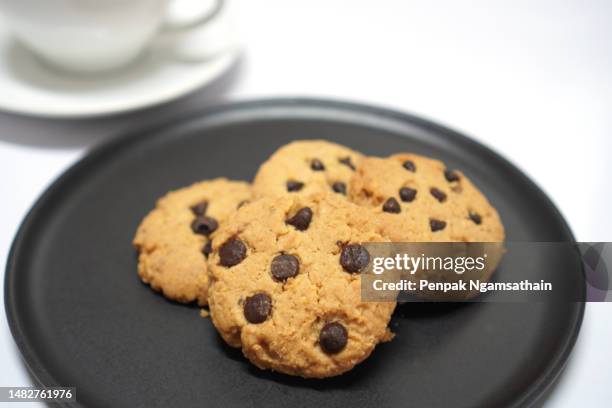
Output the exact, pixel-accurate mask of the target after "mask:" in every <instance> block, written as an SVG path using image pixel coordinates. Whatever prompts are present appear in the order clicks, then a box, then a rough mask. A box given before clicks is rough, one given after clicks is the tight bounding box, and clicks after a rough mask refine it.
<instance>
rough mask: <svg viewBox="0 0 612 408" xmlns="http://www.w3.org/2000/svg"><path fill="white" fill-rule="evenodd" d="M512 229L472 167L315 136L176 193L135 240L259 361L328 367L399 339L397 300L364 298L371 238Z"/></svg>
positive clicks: (155, 266) (468, 235) (153, 264)
mask: <svg viewBox="0 0 612 408" xmlns="http://www.w3.org/2000/svg"><path fill="white" fill-rule="evenodd" d="M503 240H504V228H503V225H502V223H501V221H500V218H499V216H498V214H497V211H496V210H495V209H494V208H493V207H492V206H491V205H490V204H489V202H488V201H487V199H486V198H485V197H484V196H483V195H482V193H481V192H480V191H479V190H478V189H477V188H476V187H475V186H474V185H473V184H472V183H471V182H470V181H469V180H468V179H467V178H466V177H465V175H463V174H462V173H460V172H459V171H456V170H452V169H447V168H446V167H445V166H444V165H443V164H442V163H441V162H439V161H436V160H433V159H429V158H425V157H422V156H418V155H415V154H408V153H406V154H397V155H393V156H391V157H388V158H377V157H365V156H363V155H362V154H361V153H359V152H356V151H353V150H351V149H349V148H347V147H344V146H340V145H338V144H334V143H330V142H327V141H322V140H309V141H296V142H293V143H290V144H288V145H286V146H283V147H281V148H280V149H279V150H278V151H277V152H275V153H274V154H273V155H272V156H271V157H270V158H269V159H268V160H267V161H266V162H265V163H263V164H262V165H261V167H260V169H259V171H258V172H257V174H256V175H255V178H254V181H253V183H252V184H251V185H249V184H248V183H245V182H241V181H230V180H227V179H215V180H210V181H202V182H199V183H196V184H194V185H191V186H189V187H185V188H182V189H179V190H176V191H173V192H170V193H168V194H167V195H165V196H164V197H162V198H161V199H159V201H158V202H157V205H156V207H155V209H154V210H153V211H151V213H149V215H147V216H146V217H145V219H144V220H143V221H142V223H141V225H140V227H139V228H138V231H137V233H136V237H135V238H134V245H135V247H136V248H137V250H138V251H139V258H138V274H139V276H140V278H141V279H142V281H143V282H145V283H147V284H149V285H150V286H151V288H153V289H154V290H156V291H159V292H161V293H162V294H163V295H164V296H166V297H167V298H169V299H172V300H175V301H178V302H183V303H191V302H197V304H198V305H200V306H206V305H208V307H209V311H210V315H211V318H212V322H213V324H214V326H215V328H216V329H217V330H218V332H219V334H220V335H221V337H222V338H223V339H224V340H225V342H226V343H227V344H229V345H230V346H232V347H237V348H241V349H242V351H243V353H244V355H245V356H246V357H247V358H248V359H249V360H250V361H251V362H252V363H253V364H255V365H257V366H258V367H260V368H262V369H272V370H275V371H279V372H282V373H286V374H289V375H297V376H302V377H316V378H323V377H330V376H334V375H338V374H342V373H344V372H346V371H348V370H350V369H352V368H353V367H354V366H355V365H356V364H358V363H360V362H361V361H363V360H364V359H366V358H367V357H368V356H369V355H370V353H371V352H372V351H373V350H374V348H375V347H376V345H377V344H378V343H381V342H385V341H389V340H391V339H392V337H393V334H392V333H391V332H390V330H389V328H388V323H389V320H390V318H391V315H392V313H393V310H394V309H395V303H394V302H361V296H360V294H361V278H360V272H361V271H363V270H364V269H365V268H366V266H367V265H368V263H369V261H370V255H369V253H368V251H367V249H366V248H365V247H364V246H363V244H364V243H368V242H429V241H436V242H457V241H458V242H501V241H503Z"/></svg>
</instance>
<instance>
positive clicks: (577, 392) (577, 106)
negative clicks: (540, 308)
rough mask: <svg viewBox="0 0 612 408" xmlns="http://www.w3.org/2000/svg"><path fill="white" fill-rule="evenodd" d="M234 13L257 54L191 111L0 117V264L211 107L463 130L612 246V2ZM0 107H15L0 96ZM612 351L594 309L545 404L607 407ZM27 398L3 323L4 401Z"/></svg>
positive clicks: (295, 2)
mask: <svg viewBox="0 0 612 408" xmlns="http://www.w3.org/2000/svg"><path fill="white" fill-rule="evenodd" d="M234 6H236V7H235V8H236V10H237V12H238V14H237V21H238V23H239V26H240V27H241V30H242V33H243V35H244V38H245V43H246V47H245V54H244V58H243V60H242V62H241V63H240V64H239V66H238V67H237V68H236V69H234V70H233V71H232V72H231V73H230V74H228V75H227V76H225V77H224V78H223V79H222V80H220V81H218V82H217V83H215V84H213V85H212V86H209V87H207V88H205V89H203V90H200V91H198V92H196V93H195V94H193V95H191V96H190V97H188V98H186V99H183V100H181V101H178V102H176V103H172V104H170V105H167V106H164V107H161V108H155V109H153V110H148V111H144V112H139V113H137V114H131V115H125V116H121V117H114V118H107V119H98V120H85V121H50V120H44V119H34V118H27V117H20V116H16V115H10V114H4V113H0V226H1V228H0V265H4V264H5V262H6V256H7V253H8V250H9V246H10V244H11V241H12V239H13V236H14V234H15V232H16V230H17V227H18V225H19V223H20V221H21V219H22V217H23V216H24V215H25V213H26V211H27V210H28V208H29V207H30V206H31V205H32V203H33V201H34V200H35V199H36V198H37V197H38V195H39V194H40V193H41V192H42V191H43V190H44V189H45V187H46V186H48V185H49V183H50V182H51V181H52V180H53V179H54V178H55V177H57V176H58V175H59V174H60V173H61V172H62V171H64V170H65V169H66V168H67V167H68V166H70V165H71V164H72V163H74V162H75V161H76V160H77V159H79V158H80V157H82V156H83V154H84V153H85V152H86V151H87V149H89V148H91V147H92V146H93V145H95V144H97V143H99V142H102V141H104V140H105V139H106V138H107V137H108V136H110V135H113V134H116V133H118V132H120V131H122V130H124V129H129V128H131V127H134V126H142V125H150V124H151V123H152V122H156V121H164V120H166V119H170V118H172V117H173V116H174V115H175V114H176V113H177V112H184V111H185V110H189V109H196V108H198V107H201V106H203V105H206V104H209V103H212V102H216V101H221V100H227V99H229V100H235V99H245V98H249V99H252V98H257V97H269V96H283V95H306V96H317V97H333V98H342V99H348V100H354V101H361V102H367V103H372V104H379V105H383V106H389V107H392V108H396V109H400V110H405V111H409V112H413V113H417V114H419V115H423V116H425V117H428V118H432V119H434V120H437V121H439V122H442V123H444V124H447V125H449V126H451V127H454V128H455V129H458V130H460V131H464V132H465V133H467V134H469V135H471V136H473V137H474V138H476V139H478V140H479V141H481V142H483V143H485V144H486V145H488V146H490V147H493V148H494V149H495V150H497V151H498V152H500V153H502V154H503V155H505V156H506V157H507V158H509V159H510V160H511V161H512V162H514V163H515V164H516V165H517V166H518V167H519V168H521V169H522V170H523V171H525V172H526V173H527V174H529V175H530V176H531V177H532V178H533V179H534V180H535V181H536V182H537V183H538V184H539V185H540V186H541V187H542V188H543V189H544V190H545V191H546V193H548V194H549V195H550V196H551V198H552V199H553V201H554V202H555V203H556V204H557V205H558V207H559V208H560V210H561V212H562V213H563V214H564V216H565V217H566V218H567V220H568V221H569V223H570V225H571V227H572V229H573V231H574V233H575V234H576V237H577V239H578V240H582V241H610V240H612V232H611V231H612V217H610V210H609V209H610V207H611V203H612V192H611V189H610V182H609V177H611V176H612V164H610V153H611V152H612V80H611V78H612V76H611V73H612V2H609V1H606V0H591V1H586V0H582V1H580V0H575V1H567V0H550V1H541V0H537V1H536V0H520V1H518V0H512V1H511V0H508V1H490V0H489V1H487V0H482V1H458V0H448V1H427V0H423V1H407V0H396V1H392V0H387V1H381V0H376V1H374V0H370V1H360V0H352V1H349V0H310V1H303V0H267V1H261V0H260V1H256V0H241V1H239V0H236V1H235V4H234ZM0 97H3V98H4V97H10V95H3V94H2V91H1V90H0ZM1 282H2V283H0V286H2V285H3V280H2V281H1ZM0 293H4V292H3V290H0ZM0 296H2V295H0ZM611 342H612V305H608V304H589V305H587V311H586V315H585V319H584V323H583V327H582V331H581V334H580V337H579V339H578V343H577V345H576V348H575V349H574V352H573V354H572V357H571V359H570V361H569V364H568V366H567V369H566V371H565V372H564V374H563V376H562V377H561V379H560V381H559V383H558V384H557V386H556V387H555V388H554V390H553V392H552V393H551V395H550V396H549V397H548V399H547V400H546V402H545V403H544V405H545V406H547V407H576V406H589V407H603V406H609V404H610V401H611V400H612V367H611V366H610V363H611V361H612V352H611V351H610V344H611ZM30 384H31V380H30V379H29V377H28V375H27V372H26V370H25V368H24V366H23V364H22V362H21V359H20V355H19V352H18V351H17V349H16V347H15V345H14V342H13V339H12V337H11V334H10V332H9V329H8V326H7V323H6V318H5V315H4V314H3V313H2V314H0V386H25V385H30ZM19 406H20V407H24V408H25V407H27V406H32V407H34V406H41V404H35V403H32V404H27V403H23V404H22V405H19Z"/></svg>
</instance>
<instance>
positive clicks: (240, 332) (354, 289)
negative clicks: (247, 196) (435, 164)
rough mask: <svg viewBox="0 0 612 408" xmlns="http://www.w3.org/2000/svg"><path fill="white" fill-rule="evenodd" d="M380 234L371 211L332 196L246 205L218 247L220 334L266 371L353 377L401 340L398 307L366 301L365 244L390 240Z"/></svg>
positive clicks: (214, 295)
mask: <svg viewBox="0 0 612 408" xmlns="http://www.w3.org/2000/svg"><path fill="white" fill-rule="evenodd" d="M308 157H310V158H311V160H312V159H314V156H310V155H309V156H308ZM319 157H320V158H322V163H323V166H324V167H325V166H329V165H330V162H329V156H327V155H320V156H319ZM334 157H336V156H335V155H334ZM317 167H318V165H317ZM317 171H318V170H317ZM379 230H380V225H379V224H378V221H377V217H373V216H371V213H370V211H368V210H364V209H361V208H359V207H357V206H355V205H353V204H351V203H350V202H348V201H347V200H346V199H344V197H341V196H340V195H338V194H333V193H330V192H326V193H317V194H314V195H303V194H297V195H287V194H285V195H284V196H274V197H264V198H261V199H259V200H256V201H254V202H251V203H249V204H247V205H245V206H243V207H241V208H240V210H238V211H237V212H236V214H235V215H234V216H233V217H232V218H231V220H229V221H227V222H226V223H225V224H224V225H222V226H221V227H220V228H219V230H218V232H217V234H216V235H215V237H214V239H213V245H212V249H213V252H212V254H211V257H210V260H209V275H210V287H209V307H210V312H211V317H212V321H213V323H214V325H215V327H216V328H217V330H218V331H219V333H220V334H221V336H222V337H223V339H224V340H225V341H226V342H227V343H228V344H229V345H231V346H233V347H240V348H242V351H243V353H244V355H245V356H246V357H247V358H248V359H249V360H250V361H251V362H253V363H254V364H255V365H257V366H258V367H260V368H263V369H272V370H276V371H279V372H283V373H286V374H290V375H298V376H302V377H317V378H321V377H329V376H334V375H338V374H341V373H343V372H346V371H348V370H350V369H351V368H353V367H354V366H355V365H356V364H358V363H359V362H361V361H363V360H364V359H365V358H367V357H368V356H369V355H370V353H371V352H372V351H373V349H374V348H375V346H376V345H377V344H378V343H380V342H383V341H387V340H390V339H391V337H392V334H391V332H390V331H389V329H388V328H387V324H388V322H389V319H390V317H391V314H392V312H393V310H394V308H395V302H367V303H362V302H361V276H360V272H362V271H363V270H364V269H365V268H366V266H367V265H368V263H369V262H370V255H369V253H368V251H367V250H366V249H365V248H364V247H363V246H362V245H361V244H362V243H364V242H385V241H387V240H386V239H385V238H384V237H383V236H381V235H380V234H379Z"/></svg>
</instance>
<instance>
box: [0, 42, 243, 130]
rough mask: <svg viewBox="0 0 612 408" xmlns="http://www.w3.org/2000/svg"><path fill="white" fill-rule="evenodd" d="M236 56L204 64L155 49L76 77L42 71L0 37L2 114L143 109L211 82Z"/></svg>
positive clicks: (23, 51)
mask: <svg viewBox="0 0 612 408" xmlns="http://www.w3.org/2000/svg"><path fill="white" fill-rule="evenodd" d="M236 44H237V43H236ZM238 54H239V49H238V47H237V46H235V47H231V48H230V49H228V50H227V51H225V52H223V53H220V54H218V55H216V56H215V57H212V58H210V59H207V60H206V61H200V62H195V61H187V60H182V61H181V60H179V59H177V58H174V57H173V55H172V53H170V52H164V51H162V48H158V49H157V50H155V51H150V52H147V53H146V54H145V55H142V56H141V57H140V58H139V59H138V60H136V61H135V62H133V63H132V64H131V65H130V66H127V67H125V68H123V69H121V70H119V71H116V72H113V73H106V74H103V75H99V76H80V75H79V74H73V73H66V72H60V71H57V70H55V69H53V68H50V67H48V66H46V65H45V64H44V63H43V62H42V61H40V60H39V59H38V58H37V57H36V56H34V55H33V54H32V53H31V52H29V51H28V50H26V49H24V48H23V47H22V46H20V45H19V44H18V43H16V42H15V41H14V40H13V39H12V38H11V37H10V36H9V35H7V33H6V32H0V109H1V110H5V111H10V112H14V113H21V114H28V115H36V116H46V117H65V118H67V117H71V118H76V117H91V116H100V115H108V114H112V113H119V112H125V111H130V110H134V109H139V108H144V107H147V106H151V105H156V104H159V103H162V102H167V101H170V100H172V99H176V98H178V97H180V96H183V95H185V94H187V93H189V92H191V91H193V90H195V89H197V88H200V87H202V86H204V85H206V84H207V83H209V82H211V81H213V80H214V79H216V78H217V77H219V76H220V75H221V74H222V73H223V72H224V71H226V70H227V69H228V68H230V67H231V65H232V64H233V62H235V60H236V58H237V57H238Z"/></svg>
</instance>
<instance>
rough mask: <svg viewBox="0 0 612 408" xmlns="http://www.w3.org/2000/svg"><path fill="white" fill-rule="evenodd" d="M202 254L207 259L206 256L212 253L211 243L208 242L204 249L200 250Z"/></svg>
mask: <svg viewBox="0 0 612 408" xmlns="http://www.w3.org/2000/svg"><path fill="white" fill-rule="evenodd" d="M202 253H203V254H204V256H205V257H207V258H208V255H210V254H211V253H212V241H208V242H207V243H206V245H204V248H202Z"/></svg>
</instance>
